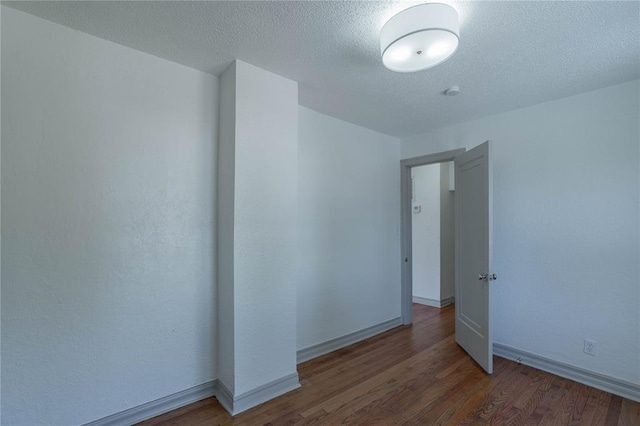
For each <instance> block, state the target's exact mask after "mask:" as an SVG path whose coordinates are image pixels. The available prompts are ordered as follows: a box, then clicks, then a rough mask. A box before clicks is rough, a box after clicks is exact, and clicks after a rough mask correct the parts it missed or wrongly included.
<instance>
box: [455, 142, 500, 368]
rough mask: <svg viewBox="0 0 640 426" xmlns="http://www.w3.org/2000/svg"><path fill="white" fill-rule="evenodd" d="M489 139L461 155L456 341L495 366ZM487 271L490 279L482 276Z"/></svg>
mask: <svg viewBox="0 0 640 426" xmlns="http://www.w3.org/2000/svg"><path fill="white" fill-rule="evenodd" d="M489 154H490V145H489V142H488V141H487V142H485V143H483V144H482V145H479V146H478V147H476V148H473V149H471V150H469V151H467V152H466V153H464V154H461V155H459V156H458V157H456V159H455V168H456V177H455V182H456V192H455V218H456V220H455V222H456V224H455V227H456V248H455V251H456V277H455V281H456V290H455V293H456V296H455V300H456V304H455V306H456V308H455V309H456V342H458V344H459V345H460V346H462V347H463V348H464V349H465V350H466V351H467V352H468V353H469V355H471V357H473V359H475V360H476V362H478V364H480V366H481V367H482V368H484V369H485V370H486V371H487V372H488V373H492V371H493V341H492V339H491V328H490V310H489V309H490V305H491V303H490V299H489V285H490V278H489V277H490V273H491V264H490V262H491V163H490V157H489ZM481 275H484V276H485V278H484V279H482V278H481Z"/></svg>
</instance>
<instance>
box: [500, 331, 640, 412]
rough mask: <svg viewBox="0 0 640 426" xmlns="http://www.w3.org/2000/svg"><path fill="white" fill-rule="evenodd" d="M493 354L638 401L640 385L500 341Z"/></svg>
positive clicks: (639, 398)
mask: <svg viewBox="0 0 640 426" xmlns="http://www.w3.org/2000/svg"><path fill="white" fill-rule="evenodd" d="M493 354H494V355H497V356H499V357H502V358H506V359H509V360H512V361H516V362H519V363H522V364H525V365H528V366H530V367H533V368H537V369H538V370H542V371H546V372H547V373H551V374H555V375H556V376H560V377H564V378H565V379H570V380H573V381H575V382H579V383H582V384H585V385H587V386H591V387H594V388H596V389H600V390H603V391H606V392H610V393H612V394H614V395H618V396H621V397H623V398H627V399H631V400H633V401H637V402H640V385H636V384H634V383H630V382H627V381H624V380H620V379H616V378H614V377H610V376H605V375H603V374H599V373H594V372H592V371H589V370H585V369H582V368H579V367H574V366H572V365H569V364H565V363H562V362H559V361H554V360H552V359H549V358H546V357H543V356H540V355H536V354H532V353H530V352H527V351H523V350H521V349H516V348H513V347H511V346H507V345H503V344H500V343H494V344H493Z"/></svg>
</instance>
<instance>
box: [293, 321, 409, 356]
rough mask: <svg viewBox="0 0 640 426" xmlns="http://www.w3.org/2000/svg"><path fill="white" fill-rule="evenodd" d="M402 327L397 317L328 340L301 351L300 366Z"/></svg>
mask: <svg viewBox="0 0 640 426" xmlns="http://www.w3.org/2000/svg"><path fill="white" fill-rule="evenodd" d="M400 325H402V318H400V317H397V318H393V319H390V320H388V321H385V322H381V323H380V324H376V325H372V326H371V327H367V328H363V329H362V330H358V331H354V332H353V333H349V334H347V335H344V336H342V337H338V338H336V339H331V340H327V341H326V342H322V343H319V344H317V345H313V346H309V347H307V348H304V349H300V350H299V351H298V364H301V363H303V362H306V361H309V360H311V359H313V358H317V357H319V356H322V355H326V354H328V353H329V352H333V351H336V350H338V349H342V348H344V347H345V346H349V345H353V344H354V343H358V342H360V341H362V340H364V339H368V338H369V337H373V336H375V335H377V334H380V333H384V332H385V331H387V330H391V329H392V328H396V327H398V326H400Z"/></svg>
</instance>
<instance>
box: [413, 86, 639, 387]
mask: <svg viewBox="0 0 640 426" xmlns="http://www.w3.org/2000/svg"><path fill="white" fill-rule="evenodd" d="M639 93H640V86H639V81H637V80H636V81H631V82H628V83H624V84H620V85H616V86H612V87H607V88H603V89H600V90H596V91H593V92H588V93H584V94H581V95H577V96H573V97H569V98H564V99H559V100H556V101H553V102H547V103H544V104H540V105H536V106H532V107H528V108H524V109H520V110H515V111H511V112H507V113H504V114H499V115H495V116H491V117H487V118H483V119H480V120H476V121H472V122H469V123H465V124H461V125H457V126H453V127H448V128H443V129H440V130H435V131H433V132H431V133H426V134H423V135H418V136H415V137H411V138H406V139H404V140H403V141H402V157H403V158H411V157H414V156H418V155H423V154H428V153H434V152H440V151H445V150H449V149H454V148H459V147H467V148H470V147H473V146H476V145H478V144H480V143H482V142H484V141H485V140H491V141H492V142H493V154H494V156H493V162H494V175H493V176H494V188H493V189H494V193H493V194H494V195H493V201H494V239H493V254H494V257H493V258H494V262H493V263H494V272H495V273H496V274H497V275H498V281H496V282H495V283H493V284H492V286H493V293H492V295H493V308H494V309H495V311H494V314H495V315H494V318H495V321H494V322H493V325H494V329H495V331H494V333H495V334H494V336H495V341H496V342H499V343H503V344H506V345H509V346H512V347H515V348H518V349H523V350H526V351H529V352H532V353H535V354H538V355H542V356H544V357H547V358H550V359H553V360H556V361H560V362H563V363H568V364H571V365H575V366H577V367H581V368H585V369H587V370H591V371H594V372H597V373H601V374H605V375H608V376H611V377H615V378H618V379H623V380H626V381H629V382H632V383H636V384H639V383H640V286H639V285H638V283H639V282H640V271H639V268H640V266H639V265H640V248H639V241H640V227H639V223H640V197H639V192H640V191H639V186H640V173H639V171H640V153H639V146H640V137H639V126H638V122H639V121H640V114H639V108H638V102H639V98H640V96H639ZM584 338H589V339H593V340H595V341H597V342H598V354H597V356H595V357H593V356H589V355H586V354H584V353H583V351H582V349H583V339H584Z"/></svg>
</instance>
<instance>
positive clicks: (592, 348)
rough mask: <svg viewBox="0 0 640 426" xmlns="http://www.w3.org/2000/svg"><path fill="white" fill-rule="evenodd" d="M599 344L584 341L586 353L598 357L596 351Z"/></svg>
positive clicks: (587, 340)
mask: <svg viewBox="0 0 640 426" xmlns="http://www.w3.org/2000/svg"><path fill="white" fill-rule="evenodd" d="M597 347H598V344H597V343H596V342H594V341H593V340H589V339H584V353H585V354H587V355H591V356H596V349H597Z"/></svg>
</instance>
